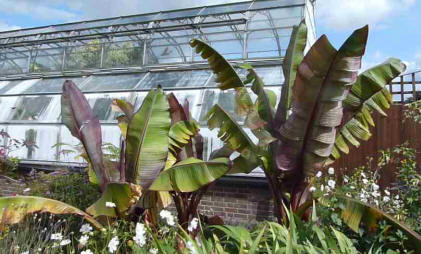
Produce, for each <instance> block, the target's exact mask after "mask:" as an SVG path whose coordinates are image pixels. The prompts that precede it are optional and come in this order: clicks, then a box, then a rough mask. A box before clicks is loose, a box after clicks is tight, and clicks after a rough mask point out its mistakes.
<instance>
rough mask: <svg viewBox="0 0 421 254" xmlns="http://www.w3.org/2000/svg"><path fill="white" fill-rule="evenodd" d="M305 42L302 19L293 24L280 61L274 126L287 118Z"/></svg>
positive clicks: (305, 32) (305, 36)
mask: <svg viewBox="0 0 421 254" xmlns="http://www.w3.org/2000/svg"><path fill="white" fill-rule="evenodd" d="M306 44H307V26H306V24H305V22H304V21H302V22H301V23H300V25H299V26H294V28H293V30H292V34H291V38H290V40H289V45H288V49H287V52H286V54H285V58H284V61H283V63H282V70H283V73H284V77H285V82H284V85H283V86H282V91H281V101H280V102H279V105H278V109H277V111H276V120H275V121H276V123H275V124H276V127H277V128H279V127H280V126H281V125H282V124H283V123H284V122H285V121H286V119H287V118H288V110H290V108H291V100H292V91H293V88H294V82H295V77H296V76H297V70H298V65H299V64H300V63H301V61H302V60H303V58H304V49H305V47H306Z"/></svg>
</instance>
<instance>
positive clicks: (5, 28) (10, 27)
mask: <svg viewBox="0 0 421 254" xmlns="http://www.w3.org/2000/svg"><path fill="white" fill-rule="evenodd" d="M16 29H21V27H20V26H14V25H9V24H7V23H6V22H3V21H1V20H0V32H2V31H8V30H16Z"/></svg>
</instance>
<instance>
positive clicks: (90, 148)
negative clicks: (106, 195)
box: [61, 80, 109, 189]
mask: <svg viewBox="0 0 421 254" xmlns="http://www.w3.org/2000/svg"><path fill="white" fill-rule="evenodd" d="M61 118H62V122H63V123H64V125H66V127H67V128H68V129H69V130H70V132H71V133H72V135H73V136H74V137H76V138H77V139H79V140H80V141H81V142H82V144H83V147H84V148H85V151H86V153H87V155H88V158H89V163H90V164H91V165H92V169H93V170H94V171H95V174H96V175H97V176H98V180H99V183H100V186H101V188H102V189H103V188H104V186H105V185H106V183H107V182H108V181H109V176H108V174H107V172H106V171H105V170H104V161H103V153H102V137H101V124H100V123H99V119H98V117H96V116H95V115H94V113H93V112H92V109H91V107H90V106H89V103H88V100H87V99H86V98H85V96H84V95H83V93H82V92H81V91H80V90H79V88H78V87H77V86H76V85H75V84H74V83H73V82H72V81H69V80H67V81H65V82H64V84H63V94H62V96H61Z"/></svg>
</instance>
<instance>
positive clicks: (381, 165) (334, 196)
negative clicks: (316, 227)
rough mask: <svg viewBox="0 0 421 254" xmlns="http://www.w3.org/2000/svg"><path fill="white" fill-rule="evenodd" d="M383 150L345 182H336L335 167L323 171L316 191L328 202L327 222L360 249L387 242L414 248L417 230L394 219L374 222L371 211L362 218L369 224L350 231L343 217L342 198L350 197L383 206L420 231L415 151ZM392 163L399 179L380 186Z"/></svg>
mask: <svg viewBox="0 0 421 254" xmlns="http://www.w3.org/2000/svg"><path fill="white" fill-rule="evenodd" d="M379 153H380V156H379V159H378V160H377V161H375V162H374V161H372V159H370V160H369V161H368V163H367V165H366V166H362V167H359V168H357V169H355V170H353V171H352V172H353V173H352V175H343V177H342V184H340V182H339V183H338V184H336V183H337V182H338V181H337V180H338V172H336V171H335V170H334V169H333V168H330V169H329V170H328V172H329V173H328V174H326V175H325V176H323V174H322V172H319V173H318V174H316V178H315V179H314V180H315V181H314V189H313V191H314V193H313V194H314V196H316V197H321V198H320V202H321V203H322V204H323V205H325V206H324V207H323V206H322V207H321V218H322V220H323V223H326V224H333V225H335V226H336V227H338V228H339V229H340V230H341V231H342V232H344V233H345V234H346V235H347V236H348V237H350V238H351V239H352V240H353V241H354V242H355V243H356V246H357V247H358V248H359V249H360V250H364V249H368V248H370V247H371V246H372V245H373V244H374V245H375V246H377V247H379V246H382V245H384V246H388V247H389V248H391V249H398V250H401V251H403V250H405V249H407V248H410V247H409V246H410V245H408V240H411V237H412V235H414V234H416V233H415V232H413V233H412V235H411V234H408V233H409V232H408V230H409V229H405V228H402V227H401V225H399V224H396V223H395V222H394V221H393V219H392V218H390V219H387V218H385V219H386V220H384V221H382V220H381V221H379V222H378V223H375V224H373V222H372V221H370V216H368V214H367V215H366V216H365V217H364V215H363V217H362V221H363V222H364V224H365V226H366V227H365V228H359V229H358V230H357V232H354V231H352V230H349V228H348V227H347V226H346V225H345V221H344V220H343V217H341V216H340V212H341V211H342V210H343V209H344V208H346V207H344V205H345V204H346V203H344V202H343V199H342V200H341V198H338V197H341V196H343V197H349V198H354V199H357V200H359V201H360V202H362V204H367V205H369V206H371V207H373V208H372V209H376V208H377V209H381V210H382V211H385V212H387V213H388V214H389V215H390V216H391V217H392V216H393V217H394V219H397V220H399V221H400V222H404V223H405V224H407V225H408V226H409V227H410V228H412V229H413V230H414V231H416V232H418V233H419V232H420V222H419V218H420V210H419V207H420V202H421V198H420V191H421V188H420V187H421V186H420V175H419V173H417V172H416V163H415V154H414V150H413V149H411V148H407V147H406V146H405V145H402V146H397V147H394V148H393V149H388V150H385V151H380V152H379ZM373 165H374V169H372V167H373ZM390 166H392V168H396V173H397V175H396V181H395V182H394V183H393V184H392V186H391V187H386V188H384V189H380V186H379V185H380V181H379V180H380V175H381V174H387V170H388V168H389V167H390ZM353 203H354V204H356V202H353ZM374 229H377V230H374ZM415 237H418V238H419V237H420V236H419V235H418V236H415ZM417 244H418V245H419V240H418V242H415V244H414V245H415V246H414V245H412V247H413V248H415V247H416V245H417Z"/></svg>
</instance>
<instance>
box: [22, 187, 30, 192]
mask: <svg viewBox="0 0 421 254" xmlns="http://www.w3.org/2000/svg"><path fill="white" fill-rule="evenodd" d="M30 190H31V188H26V189H24V190H23V192H24V193H25V192H29V191H30Z"/></svg>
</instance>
